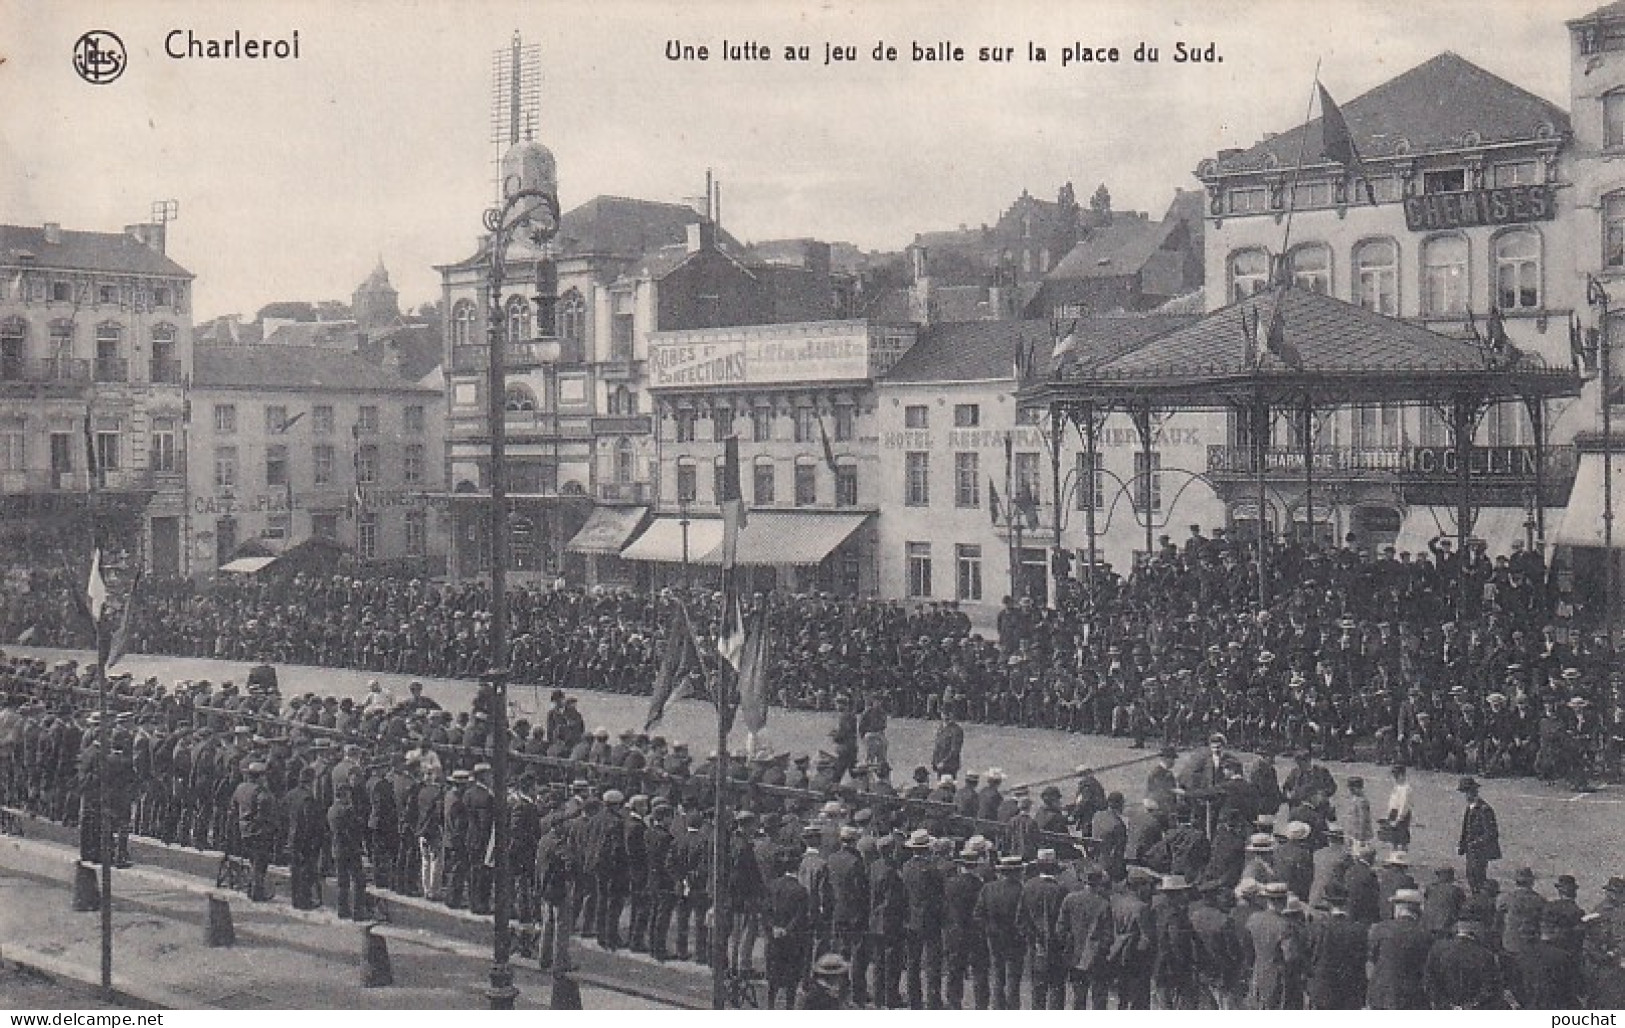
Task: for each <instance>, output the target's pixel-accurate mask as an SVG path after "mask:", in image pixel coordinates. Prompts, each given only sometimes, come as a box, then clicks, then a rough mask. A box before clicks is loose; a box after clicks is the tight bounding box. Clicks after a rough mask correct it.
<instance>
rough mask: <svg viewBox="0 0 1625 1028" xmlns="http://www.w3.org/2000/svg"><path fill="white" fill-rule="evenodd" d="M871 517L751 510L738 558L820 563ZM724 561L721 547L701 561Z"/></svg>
mask: <svg viewBox="0 0 1625 1028" xmlns="http://www.w3.org/2000/svg"><path fill="white" fill-rule="evenodd" d="M868 518H869V515H867V514H815V513H812V512H809V511H751V513H750V520H749V522H748V523H747V525H746V526H745V528H744V529H743V530H742V531H741V532H740V533H739V553H738V556H737V559H738V562H739V563H740V564H744V565H761V566H778V567H791V566H794V567H805V566H808V565H812V564H818V563H821V562H822V561H823V559H824V558H825V557H828V556H829V555H830V552H831V551H832V550H834V549H835V547H837V546H839V545H841V543H843V542H845V541H846V539H847V537H848V536H850V535H851V534H852V533H853V532H856V531H857V530H858V529H859V528H860V527H861V526H862V525H863V523H864V522H865V521H867V520H868ZM719 542H720V539H719ZM721 561H722V554H721V548H720V546H719V547H718V548H717V550H715V551H713V552H710V553H707V554H706V555H705V557H704V559H703V560H701V561H699V563H703V564H719V563H721Z"/></svg>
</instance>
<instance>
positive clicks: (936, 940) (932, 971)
mask: <svg viewBox="0 0 1625 1028" xmlns="http://www.w3.org/2000/svg"><path fill="white" fill-rule="evenodd" d="M931 841H932V840H931V835H930V833H929V832H927V831H926V830H925V829H923V828H920V829H916V830H915V831H914V832H913V834H911V835H910V836H909V838H908V842H906V843H905V844H904V847H903V848H904V850H905V851H906V853H907V856H908V859H907V860H905V861H904V862H903V867H902V870H901V871H900V872H899V874H900V875H901V877H902V879H903V892H904V894H905V895H906V896H907V898H908V914H907V917H906V919H905V920H904V923H903V931H904V938H905V942H904V960H905V967H906V969H907V976H908V1006H909V1009H910V1010H940V1009H942V915H943V903H944V894H943V881H942V873H941V871H940V870H938V867H937V862H936V860H935V859H933V858H932V856H931Z"/></svg>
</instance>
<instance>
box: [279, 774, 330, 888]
mask: <svg viewBox="0 0 1625 1028" xmlns="http://www.w3.org/2000/svg"><path fill="white" fill-rule="evenodd" d="M315 781H316V769H315V768H313V767H307V768H305V769H303V770H302V771H300V772H299V783H298V784H297V785H295V786H294V787H293V788H292V789H290V790H288V795H287V796H286V797H285V798H284V799H283V805H284V807H286V809H287V811H288V873H289V876H290V878H291V879H292V881H291V883H290V885H289V889H290V891H291V892H292V894H293V895H292V899H293V906H294V909H295V910H312V909H315V907H316V866H317V861H318V859H319V858H320V854H321V849H322V820H323V819H322V812H321V810H320V808H318V807H317V806H316V796H315V794H314V793H313V792H312V791H311V786H312V784H314V783H315Z"/></svg>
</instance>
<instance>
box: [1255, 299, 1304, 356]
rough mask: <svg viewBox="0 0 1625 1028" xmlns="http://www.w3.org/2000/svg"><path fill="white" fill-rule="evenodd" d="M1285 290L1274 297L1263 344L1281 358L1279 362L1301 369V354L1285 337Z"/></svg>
mask: <svg viewBox="0 0 1625 1028" xmlns="http://www.w3.org/2000/svg"><path fill="white" fill-rule="evenodd" d="M1285 300H1286V290H1284V289H1283V290H1281V292H1280V293H1279V294H1277V295H1276V297H1275V312H1274V313H1273V314H1271V315H1270V327H1269V331H1268V332H1266V333H1265V334H1264V345H1265V346H1266V347H1268V348H1269V351H1270V353H1273V354H1275V356H1277V357H1279V358H1280V359H1281V363H1282V364H1285V365H1286V366H1287V367H1289V368H1291V369H1293V370H1294V371H1302V370H1303V354H1301V353H1299V352H1298V348H1297V347H1296V346H1294V345H1292V343H1290V342H1288V341H1287V338H1286V313H1285V311H1284V310H1283V308H1284V307H1285V302H1284V301H1285Z"/></svg>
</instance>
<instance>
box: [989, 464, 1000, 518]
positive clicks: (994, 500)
mask: <svg viewBox="0 0 1625 1028" xmlns="http://www.w3.org/2000/svg"><path fill="white" fill-rule="evenodd" d="M987 513H988V517H990V518H992V519H993V523H994V524H995V525H997V524H998V523H999V490H998V487H997V486H995V485H994V484H993V479H992V477H991V476H989V478H988V480H987Z"/></svg>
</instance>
